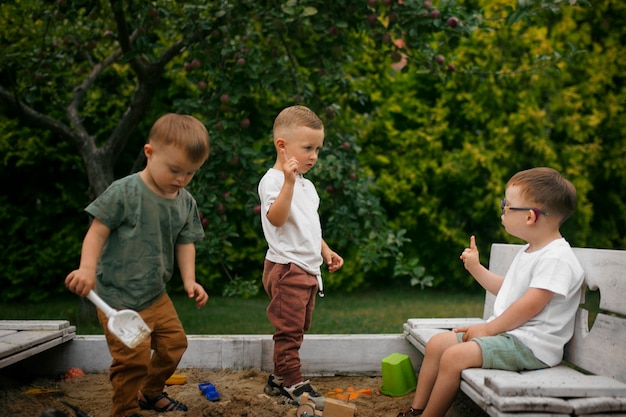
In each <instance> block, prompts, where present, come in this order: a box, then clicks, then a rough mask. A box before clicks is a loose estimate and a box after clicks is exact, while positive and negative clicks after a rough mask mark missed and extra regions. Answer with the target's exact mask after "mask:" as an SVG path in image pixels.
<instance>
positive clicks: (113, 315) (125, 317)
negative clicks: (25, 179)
mask: <svg viewBox="0 0 626 417" xmlns="http://www.w3.org/2000/svg"><path fill="white" fill-rule="evenodd" d="M87 298H89V300H90V301H91V302H92V303H94V304H95V306H96V307H98V308H99V309H100V310H101V311H102V312H103V313H104V314H105V315H106V316H107V318H108V319H109V320H108V324H107V326H108V328H109V331H110V332H111V333H113V334H114V335H115V336H117V338H118V339H120V341H121V342H122V343H124V344H125V345H126V346H128V347H129V348H131V349H133V348H135V347H137V345H139V344H140V343H141V342H143V340H144V339H145V338H146V337H148V336H149V335H150V333H152V330H150V328H149V327H148V325H147V324H146V322H145V321H143V319H142V318H141V316H140V315H139V314H138V313H137V312H136V311H133V310H120V311H117V310H114V309H113V308H111V307H110V306H109V305H108V304H107V303H105V302H104V300H103V299H102V298H100V297H99V296H98V294H96V293H95V292H93V290H92V291H89V294H88V295H87Z"/></svg>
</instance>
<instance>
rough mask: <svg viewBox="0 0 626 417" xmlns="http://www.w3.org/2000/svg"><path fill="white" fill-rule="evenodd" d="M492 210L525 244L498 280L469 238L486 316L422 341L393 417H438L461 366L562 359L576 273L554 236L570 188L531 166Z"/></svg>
mask: <svg viewBox="0 0 626 417" xmlns="http://www.w3.org/2000/svg"><path fill="white" fill-rule="evenodd" d="M500 206H501V210H502V216H501V219H502V224H503V225H504V228H505V230H506V231H507V232H508V233H510V234H511V235H513V236H515V237H518V238H520V239H523V240H524V241H526V242H527V244H526V245H525V246H524V247H522V249H521V250H520V251H519V253H518V254H517V255H516V257H515V259H514V260H513V262H512V264H511V267H510V268H509V270H508V271H507V273H506V275H505V276H504V277H502V276H499V275H496V274H494V273H493V272H491V271H489V270H488V269H487V268H485V267H484V266H482V265H481V264H480V261H479V257H478V249H477V247H476V240H475V238H474V236H471V237H470V245H469V248H466V249H465V250H464V251H463V253H462V254H461V260H462V261H463V264H464V266H465V269H467V271H468V272H469V273H470V274H471V275H472V276H473V277H474V279H476V281H478V283H479V284H480V285H482V286H483V288H485V290H487V291H489V292H491V293H493V294H496V300H495V304H494V309H493V315H492V316H491V317H489V319H487V321H486V322H485V323H484V324H478V325H473V326H468V327H463V328H457V329H454V330H453V331H451V332H445V333H440V334H438V335H435V336H433V337H432V338H431V339H430V341H429V342H428V344H427V345H426V353H425V355H424V362H423V363H422V367H421V370H420V373H419V379H418V384H417V389H416V391H415V396H414V398H413V402H412V404H411V407H409V408H408V409H406V410H403V411H401V412H400V413H399V414H398V416H397V417H408V416H422V417H433V416H444V415H445V413H446V411H447V410H448V408H449V407H450V405H451V404H452V402H453V401H454V398H455V397H456V393H457V391H458V389H459V385H460V381H461V372H462V371H463V370H464V369H468V368H486V369H505V370H510V371H521V370H531V369H541V368H547V367H550V366H555V365H558V364H559V363H560V362H561V360H562V358H563V347H564V345H565V343H567V342H568V341H569V339H570V338H571V337H572V335H573V333H574V318H575V313H576V310H577V308H578V305H579V302H580V300H581V288H582V283H583V275H584V272H583V269H582V267H581V266H580V264H579V262H578V260H577V259H576V257H575V256H574V253H573V251H572V249H571V247H570V245H569V243H568V242H567V241H566V240H565V239H564V238H563V237H562V236H561V233H560V227H561V225H562V224H563V223H564V222H565V220H567V219H568V218H569V217H570V215H571V214H572V213H573V212H574V209H575V207H576V189H575V188H574V185H573V184H572V183H571V182H569V181H568V180H566V179H565V178H563V177H562V176H561V174H559V173H558V172H557V171H555V170H554V169H551V168H532V169H528V170H525V171H520V172H518V173H517V174H515V175H513V177H511V179H510V180H509V181H508V182H507V184H506V192H505V199H504V200H502V202H501V203H500Z"/></svg>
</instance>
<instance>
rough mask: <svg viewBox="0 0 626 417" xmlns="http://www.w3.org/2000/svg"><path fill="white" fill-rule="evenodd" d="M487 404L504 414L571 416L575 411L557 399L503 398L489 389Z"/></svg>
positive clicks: (484, 393) (569, 405)
mask: <svg viewBox="0 0 626 417" xmlns="http://www.w3.org/2000/svg"><path fill="white" fill-rule="evenodd" d="M483 396H484V398H485V403H487V404H489V405H493V406H495V407H496V408H497V409H498V410H500V411H503V412H518V411H523V412H541V413H559V414H566V415H570V414H572V412H573V411H574V407H573V406H572V404H570V403H568V402H567V401H566V400H564V399H562V398H557V397H549V396H545V397H537V396H516V397H503V396H500V395H498V394H497V393H495V392H494V391H492V390H491V389H489V388H484V390H483Z"/></svg>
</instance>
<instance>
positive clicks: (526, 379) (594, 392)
mask: <svg viewBox="0 0 626 417" xmlns="http://www.w3.org/2000/svg"><path fill="white" fill-rule="evenodd" d="M485 386H487V387H488V388H491V390H493V392H494V393H495V394H496V395H497V396H500V397H515V396H524V397H561V398H573V397H585V398H586V397H598V396H609V397H626V384H624V383H622V382H619V381H616V380H615V379H612V378H609V377H606V376H601V375H584V374H581V373H577V374H576V375H568V376H565V377H563V376H559V375H558V374H554V375H551V374H550V373H546V374H544V375H537V374H536V373H534V372H533V373H530V374H526V375H519V374H517V373H514V372H510V373H508V374H504V375H497V376H492V377H486V378H485Z"/></svg>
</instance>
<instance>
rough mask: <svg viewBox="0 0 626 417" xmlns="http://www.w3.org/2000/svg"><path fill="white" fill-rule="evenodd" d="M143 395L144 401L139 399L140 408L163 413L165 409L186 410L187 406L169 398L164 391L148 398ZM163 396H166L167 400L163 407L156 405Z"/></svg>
mask: <svg viewBox="0 0 626 417" xmlns="http://www.w3.org/2000/svg"><path fill="white" fill-rule="evenodd" d="M143 397H144V398H145V401H143V400H139V408H141V409H142V410H154V411H158V412H160V413H164V412H166V411H187V406H186V405H185V404H183V403H181V402H180V401H176V400H173V399H171V398H170V397H169V396H168V395H167V393H166V392H163V393H161V395H159V396H157V397H155V398H152V399H150V398H148V397H147V396H146V395H144V396H143ZM163 398H167V399H168V400H169V402H168V403H167V404H165V405H164V406H163V407H157V405H156V403H158V402H159V401H161V400H162V399H163Z"/></svg>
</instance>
